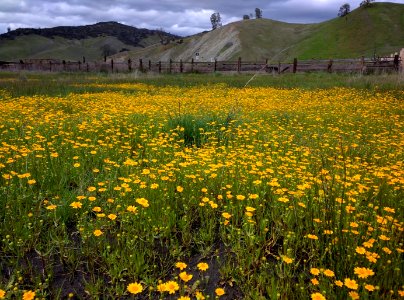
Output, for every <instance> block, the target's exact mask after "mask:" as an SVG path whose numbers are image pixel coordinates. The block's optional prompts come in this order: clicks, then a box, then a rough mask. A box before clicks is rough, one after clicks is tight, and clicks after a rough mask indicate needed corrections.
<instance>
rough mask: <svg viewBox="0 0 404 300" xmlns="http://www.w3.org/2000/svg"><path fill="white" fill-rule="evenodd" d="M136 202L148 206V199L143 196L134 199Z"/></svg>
mask: <svg viewBox="0 0 404 300" xmlns="http://www.w3.org/2000/svg"><path fill="white" fill-rule="evenodd" d="M136 203H138V204H140V205H141V206H143V207H149V201H147V200H146V199H145V198H138V199H136Z"/></svg>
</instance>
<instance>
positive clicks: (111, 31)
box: [0, 22, 179, 60]
mask: <svg viewBox="0 0 404 300" xmlns="http://www.w3.org/2000/svg"><path fill="white" fill-rule="evenodd" d="M177 38H179V37H178V36H175V35H172V34H169V33H166V32H162V31H158V30H148V29H140V28H135V27H132V26H127V25H123V24H120V23H117V22H101V23H97V24H94V25H86V26H60V27H54V28H45V29H33V28H20V29H17V30H13V31H10V32H8V33H5V34H2V35H0V60H19V59H34V58H38V59H39V58H41V59H44V58H48V59H65V60H81V59H82V57H83V56H84V57H86V58H87V59H88V60H100V59H102V58H103V56H104V55H107V56H109V55H113V54H115V53H117V52H124V51H128V50H135V49H142V48H144V47H147V46H149V45H153V44H159V43H160V40H161V39H163V40H172V39H177Z"/></svg>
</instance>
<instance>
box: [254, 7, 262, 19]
mask: <svg viewBox="0 0 404 300" xmlns="http://www.w3.org/2000/svg"><path fill="white" fill-rule="evenodd" d="M255 18H256V19H262V9H260V8H258V7H257V8H256V9H255Z"/></svg>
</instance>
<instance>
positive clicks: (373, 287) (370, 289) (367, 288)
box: [365, 284, 376, 292]
mask: <svg viewBox="0 0 404 300" xmlns="http://www.w3.org/2000/svg"><path fill="white" fill-rule="evenodd" d="M365 289H366V290H367V291H369V292H373V291H374V290H375V289H376V288H375V286H374V285H371V284H366V285H365Z"/></svg>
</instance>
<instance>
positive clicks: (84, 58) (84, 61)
mask: <svg viewBox="0 0 404 300" xmlns="http://www.w3.org/2000/svg"><path fill="white" fill-rule="evenodd" d="M85 63H86V57H85V56H83V64H85Z"/></svg>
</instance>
